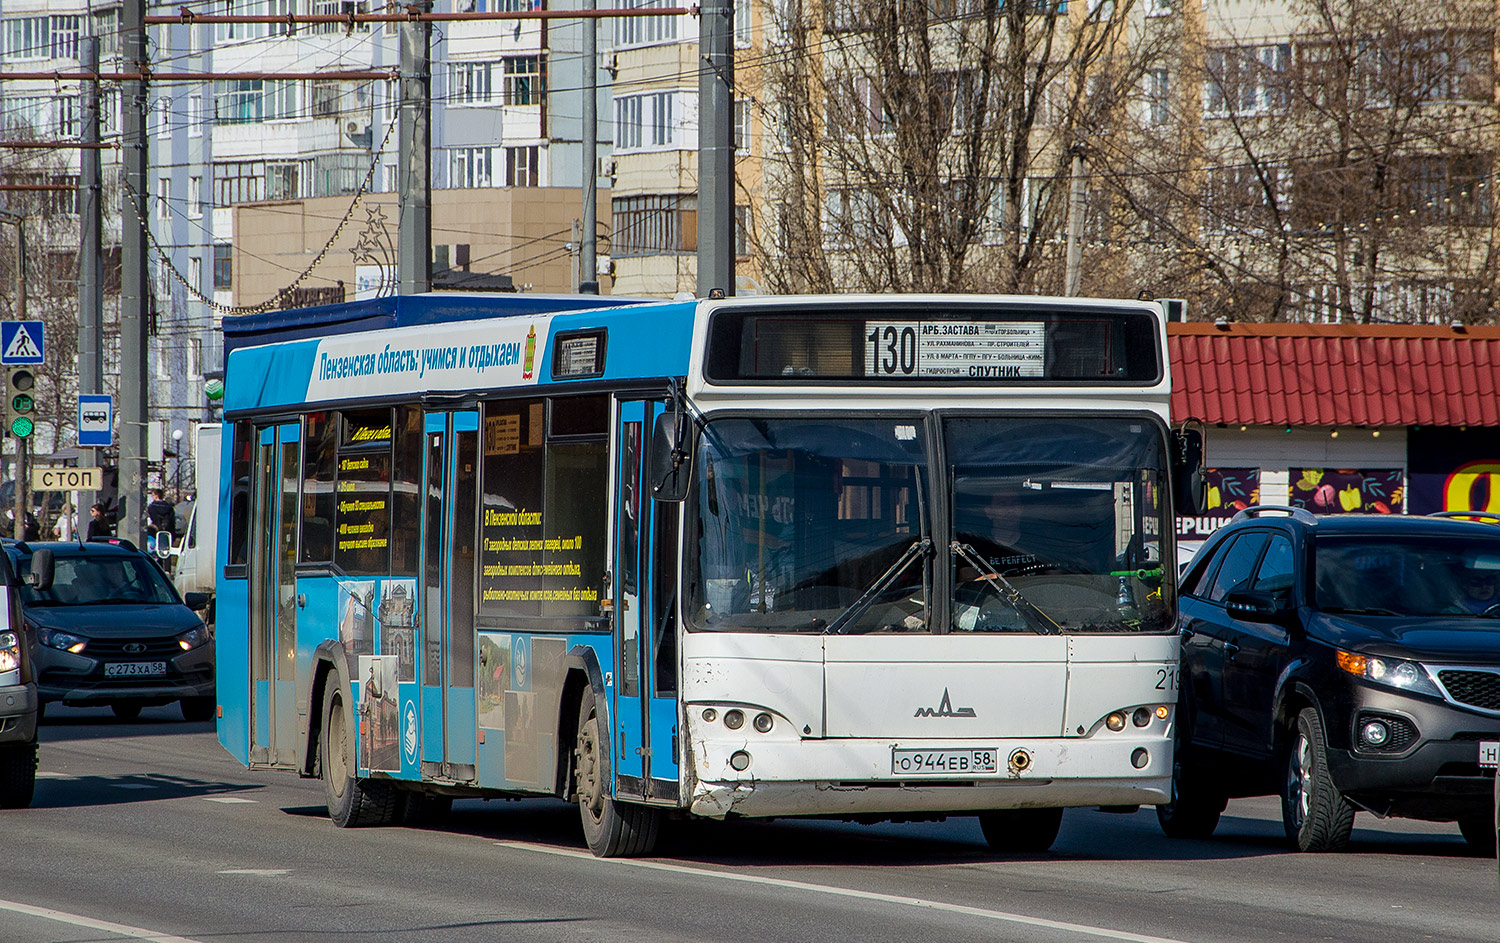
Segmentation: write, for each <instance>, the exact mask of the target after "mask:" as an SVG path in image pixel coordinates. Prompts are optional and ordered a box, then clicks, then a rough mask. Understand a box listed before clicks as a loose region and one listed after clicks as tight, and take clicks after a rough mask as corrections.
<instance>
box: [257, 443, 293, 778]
mask: <svg viewBox="0 0 1500 943" xmlns="http://www.w3.org/2000/svg"><path fill="white" fill-rule="evenodd" d="M252 461H253V463H254V468H253V471H252V481H253V483H254V484H253V486H252V494H251V510H250V514H251V525H250V574H251V577H250V763H251V765H252V766H272V767H281V768H286V769H291V768H292V767H294V766H295V765H296V762H297V746H296V735H297V711H298V705H297V703H296V681H297V601H296V599H297V573H296V563H297V521H298V519H299V518H300V516H301V507H300V505H299V503H298V500H297V494H298V486H299V484H300V482H301V478H302V442H301V427H300V426H299V425H297V424H296V423H287V424H284V425H280V426H266V427H264V428H261V429H260V430H258V434H257V438H256V449H255V455H254V457H253V460H252Z"/></svg>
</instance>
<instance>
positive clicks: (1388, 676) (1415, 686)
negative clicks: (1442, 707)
mask: <svg viewBox="0 0 1500 943" xmlns="http://www.w3.org/2000/svg"><path fill="white" fill-rule="evenodd" d="M1338 662H1339V667H1340V668H1342V669H1344V670H1345V671H1347V672H1349V673H1350V674H1352V675H1354V676H1356V677H1359V678H1364V679H1365V680H1366V681H1374V682H1375V683H1376V684H1383V685H1385V686H1387V687H1392V688H1396V689H1398V690H1401V691H1412V692H1415V693H1418V694H1430V695H1432V696H1433V697H1442V696H1443V692H1442V691H1440V690H1438V686H1437V685H1436V684H1434V683H1433V680H1432V677H1431V676H1430V675H1429V674H1428V673H1427V669H1426V668H1423V667H1422V665H1421V664H1419V663H1418V662H1415V661H1402V660H1400V659H1396V658H1379V657H1376V656H1374V655H1357V654H1355V653H1354V652H1345V651H1340V652H1339V653H1338Z"/></svg>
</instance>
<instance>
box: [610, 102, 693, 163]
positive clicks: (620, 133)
mask: <svg viewBox="0 0 1500 943" xmlns="http://www.w3.org/2000/svg"><path fill="white" fill-rule="evenodd" d="M677 110H678V109H677V92H675V91H671V92H651V93H648V94H645V95H625V96H621V97H619V98H616V99H615V150H617V151H621V150H629V149H631V148H642V147H672V146H673V145H674V144H676V143H677V126H676V120H675V119H676V117H677Z"/></svg>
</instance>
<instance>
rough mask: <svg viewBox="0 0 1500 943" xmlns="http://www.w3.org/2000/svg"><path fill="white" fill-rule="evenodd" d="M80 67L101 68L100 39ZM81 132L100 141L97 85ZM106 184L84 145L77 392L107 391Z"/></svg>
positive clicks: (84, 50) (95, 154) (92, 85)
mask: <svg viewBox="0 0 1500 943" xmlns="http://www.w3.org/2000/svg"><path fill="white" fill-rule="evenodd" d="M79 67H80V68H81V69H82V70H83V71H84V72H98V71H99V37H97V36H85V37H84V38H83V40H82V41H81V43H80V44H79ZM82 97H83V102H82V107H81V108H80V111H81V112H82V131H83V142H84V143H85V144H97V143H99V83H98V82H97V81H92V82H84V83H83V87H82ZM102 190H103V188H102V186H101V182H100V175H99V149H98V148H95V147H85V148H83V149H82V150H81V151H79V155H78V228H79V233H78V392H80V393H103V392H104V350H103V347H102V345H101V343H100V341H101V338H103V336H104V292H103V282H104V262H103V257H102V250H103V245H102V242H103V238H102V235H101V234H102V232H103V228H104V226H103V219H104V205H103V203H102V202H101V200H102V198H103V195H104V194H103V192H102Z"/></svg>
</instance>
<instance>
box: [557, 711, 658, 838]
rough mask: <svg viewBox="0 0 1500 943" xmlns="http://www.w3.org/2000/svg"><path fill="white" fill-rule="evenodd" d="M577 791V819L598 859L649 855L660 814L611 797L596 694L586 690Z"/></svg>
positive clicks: (575, 766)
mask: <svg viewBox="0 0 1500 943" xmlns="http://www.w3.org/2000/svg"><path fill="white" fill-rule="evenodd" d="M573 778H574V791H575V792H576V793H577V795H578V817H579V818H580V819H581V820H582V822H583V837H584V840H586V841H587V842H588V846H589V851H592V852H593V853H594V855H595V856H596V857H599V858H622V857H629V856H632V855H645V854H650V853H651V850H652V849H653V848H655V847H656V837H657V834H658V832H659V831H660V829H661V812H660V811H659V810H657V809H652V808H648V807H646V806H639V805H629V804H626V803H623V802H616V801H615V800H614V799H613V798H611V797H610V795H609V778H610V777H609V762H608V757H607V754H606V750H605V747H604V745H603V740H602V738H601V731H600V729H599V715H598V712H597V711H596V709H595V706H594V692H593V691H592V690H590V689H588V688H585V689H584V692H583V698H582V700H581V701H580V702H579V705H578V739H577V740H576V741H575V746H574V748H573Z"/></svg>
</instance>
